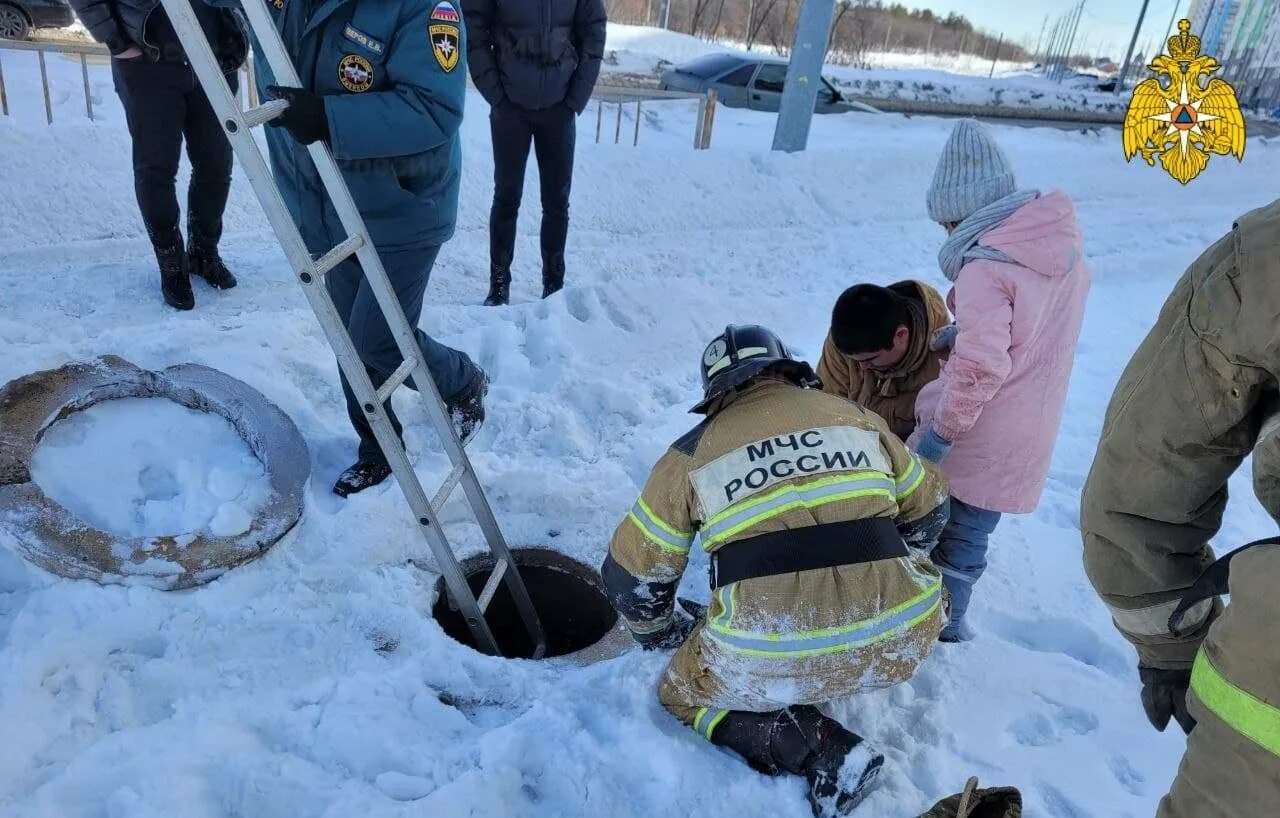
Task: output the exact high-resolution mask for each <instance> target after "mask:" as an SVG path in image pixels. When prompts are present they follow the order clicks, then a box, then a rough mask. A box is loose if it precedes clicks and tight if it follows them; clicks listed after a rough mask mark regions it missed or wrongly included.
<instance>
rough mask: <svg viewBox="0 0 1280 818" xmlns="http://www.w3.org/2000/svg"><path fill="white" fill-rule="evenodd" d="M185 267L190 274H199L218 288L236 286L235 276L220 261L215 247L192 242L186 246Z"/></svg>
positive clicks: (210, 284)
mask: <svg viewBox="0 0 1280 818" xmlns="http://www.w3.org/2000/svg"><path fill="white" fill-rule="evenodd" d="M187 269H188V270H190V272H191V275H193V276H199V277H200V278H203V279H204V280H205V281H207V282H208V283H209V286H210V287H213V288H215V289H218V290H229V289H231V288H232V287H234V286H236V277H235V276H234V275H232V274H231V271H230V270H228V269H227V265H225V264H223V263H222V257H221V256H219V255H218V250H217V248H213V249H210V248H202V247H198V246H196V245H194V244H192V246H190V247H188V248H187Z"/></svg>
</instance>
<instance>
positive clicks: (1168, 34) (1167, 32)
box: [1160, 0, 1182, 50]
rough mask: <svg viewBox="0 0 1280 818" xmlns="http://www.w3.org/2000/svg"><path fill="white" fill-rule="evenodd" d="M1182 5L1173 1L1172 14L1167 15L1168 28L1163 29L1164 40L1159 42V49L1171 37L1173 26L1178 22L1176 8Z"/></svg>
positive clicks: (1176, 0) (1162, 47)
mask: <svg viewBox="0 0 1280 818" xmlns="http://www.w3.org/2000/svg"><path fill="white" fill-rule="evenodd" d="M1181 5H1182V0H1174V2H1173V14H1170V15H1169V28H1167V29H1165V32H1164V39H1163V40H1161V41H1160V48H1161V49H1162V50H1163V49H1164V44H1165V43H1167V42H1169V38H1170V37H1172V36H1173V24H1174V23H1176V22H1178V7H1179V6H1181Z"/></svg>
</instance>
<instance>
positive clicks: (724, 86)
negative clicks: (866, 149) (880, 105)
mask: <svg viewBox="0 0 1280 818" xmlns="http://www.w3.org/2000/svg"><path fill="white" fill-rule="evenodd" d="M786 80H787V63H785V62H783V61H782V60H775V59H770V58H768V57H761V56H756V55H753V54H708V55H706V56H704V57H698V58H697V59H695V60H690V61H689V62H687V63H684V64H682V65H677V66H676V67H675V68H673V69H671V70H670V71H667V72H665V73H663V75H662V79H661V81H660V83H659V84H660V87H661V88H662V89H663V90H664V91H688V92H691V93H697V94H702V93H706V91H707V89H709V88H714V89H716V94H717V95H718V97H719V100H720V103H721V104H722V105H726V106H728V107H730V108H751V109H753V110H756V111H775V112H776V111H777V110H778V106H779V105H780V104H781V102H782V87H783V85H784V84H785V83H786ZM814 111H816V112H817V113H820V114H840V113H844V112H846V111H875V109H874V108H872V107H871V106H869V105H863V104H862V103H859V102H855V101H853V100H848V99H845V98H844V97H843V96H842V95H841V94H840V92H839V91H837V90H836V88H835V86H834V85H832V83H831V81H830V80H828V79H827V78H826V77H822V85H821V87H819V88H818V99H817V101H816V102H815V104H814Z"/></svg>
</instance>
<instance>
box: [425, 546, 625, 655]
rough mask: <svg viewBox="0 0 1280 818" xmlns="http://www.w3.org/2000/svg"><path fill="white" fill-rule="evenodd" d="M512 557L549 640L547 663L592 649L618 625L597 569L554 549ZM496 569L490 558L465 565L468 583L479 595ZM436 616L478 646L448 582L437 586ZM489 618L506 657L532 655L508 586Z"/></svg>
mask: <svg viewBox="0 0 1280 818" xmlns="http://www.w3.org/2000/svg"><path fill="white" fill-rule="evenodd" d="M512 556H513V557H514V558H515V562H516V565H517V566H518V567H519V568H520V576H521V578H523V579H524V584H525V587H526V588H528V589H529V597H530V598H531V599H532V600H533V607H534V609H535V610H536V611H537V612H538V617H539V618H540V619H541V620H542V628H543V631H544V632H545V633H546V635H547V652H546V655H545V658H550V657H553V656H566V655H568V654H571V653H576V652H578V651H581V650H584V649H585V648H588V647H591V646H592V645H594V644H596V643H597V642H599V641H600V640H601V639H603V638H604V637H605V636H606V635H607V634H608V633H609V632H610V631H611V630H612V629H613V627H614V625H615V624H617V621H618V614H617V612H616V611H615V610H614V609H613V606H612V605H610V604H609V600H608V599H607V598H606V597H605V595H604V586H603V584H602V583H601V581H600V576H599V575H598V574H597V573H596V572H595V571H594V570H593V569H591V568H589V567H587V566H586V565H583V564H582V563H580V562H578V561H577V560H573V559H570V558H569V557H566V556H565V555H563V554H561V553H559V552H557V551H552V550H551V549H549V548H519V549H514V550H513V551H512ZM491 570H493V559H492V558H491V557H487V556H486V557H473V558H471V559H467V560H463V562H462V571H463V573H464V574H466V577H467V583H468V584H469V585H470V586H471V591H472V593H474V594H476V595H479V593H480V591H481V589H482V588H483V587H484V583H485V580H487V579H488V578H489V572H490V571H491ZM431 614H432V616H434V617H435V619H436V621H437V622H439V623H440V627H441V628H443V629H444V632H445V633H446V634H448V635H449V636H450V637H451V638H453V639H455V640H457V641H459V642H461V643H462V644H464V645H467V646H468V647H471V648H474V647H476V641H475V637H474V636H473V635H472V633H471V629H470V628H468V627H467V622H466V620H465V619H463V617H462V614H461V613H460V612H459V611H458V610H457V609H456V608H455V607H454V606H453V605H452V604H451V600H450V598H449V592H448V589H447V588H446V587H445V582H444V579H443V578H441V579H440V580H439V581H437V582H436V604H435V606H434V607H433V608H432V609H431ZM485 619H487V620H488V622H489V627H490V629H492V631H493V635H494V638H495V639H497V640H498V646H499V648H501V650H502V655H503V656H505V657H507V658H509V659H528V658H531V657H532V656H533V648H534V645H533V640H532V639H530V638H529V634H528V632H527V631H526V630H525V626H524V622H523V621H522V620H521V619H520V615H519V613H518V612H517V611H516V604H515V600H514V599H512V597H511V591H510V590H509V589H508V587H507V583H506V582H505V581H504V582H503V583H502V586H501V587H500V588H499V589H498V592H497V593H496V594H495V595H494V597H493V601H492V602H491V603H490V604H489V609H488V611H486V613H485Z"/></svg>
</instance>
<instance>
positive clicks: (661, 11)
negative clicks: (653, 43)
mask: <svg viewBox="0 0 1280 818" xmlns="http://www.w3.org/2000/svg"><path fill="white" fill-rule="evenodd" d="M670 22H671V0H659V4H658V27H659V28H668V27H669V26H668V24H669V23H670Z"/></svg>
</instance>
